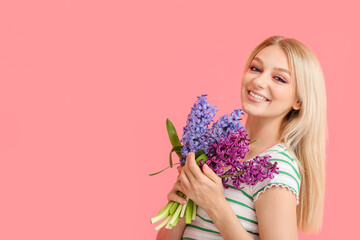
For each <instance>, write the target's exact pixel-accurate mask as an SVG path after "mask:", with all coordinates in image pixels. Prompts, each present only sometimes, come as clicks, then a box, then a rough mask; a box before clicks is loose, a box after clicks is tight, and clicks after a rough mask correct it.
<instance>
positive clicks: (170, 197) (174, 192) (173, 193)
mask: <svg viewBox="0 0 360 240" xmlns="http://www.w3.org/2000/svg"><path fill="white" fill-rule="evenodd" d="M182 168H183V166H182V165H180V166H179V167H178V173H179V175H180V173H181V170H182ZM178 191H180V192H182V193H184V192H183V190H182V187H181V185H180V182H179V177H178V179H177V181H176V183H175V184H174V186H173V188H172V189H171V191H170V192H169V193H168V195H167V199H168V201H169V202H170V201H174V202H178V203H181V204H185V203H186V199H185V198H183V197H180V196H179V195H178V194H177V192H178Z"/></svg>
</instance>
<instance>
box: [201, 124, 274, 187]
mask: <svg viewBox="0 0 360 240" xmlns="http://www.w3.org/2000/svg"><path fill="white" fill-rule="evenodd" d="M249 142H250V139H248V138H247V133H246V130H245V129H243V128H241V129H237V130H235V131H230V132H229V134H228V135H227V136H226V137H221V138H220V139H219V140H218V141H216V142H214V143H212V144H211V145H210V147H209V152H208V154H207V156H208V160H207V161H201V162H200V165H201V166H202V165H204V164H207V165H208V166H209V167H210V168H211V169H212V170H213V171H214V172H215V173H216V174H218V175H219V176H221V177H222V178H223V179H222V182H223V185H224V187H225V188H227V186H226V183H227V182H228V181H229V180H232V183H233V185H234V186H235V187H236V188H237V189H241V187H240V185H241V183H245V184H248V185H254V184H255V183H257V182H259V181H263V180H264V179H266V178H273V177H274V175H273V173H274V172H275V173H278V172H277V169H278V167H277V162H275V163H274V164H272V163H271V162H270V161H269V160H268V159H269V158H270V156H269V155H267V156H264V157H259V156H256V157H255V158H253V159H251V160H248V161H245V162H241V161H239V159H244V158H245V155H246V154H247V153H248V151H249V150H248V146H249ZM225 168H226V169H228V170H227V171H226V172H225Z"/></svg>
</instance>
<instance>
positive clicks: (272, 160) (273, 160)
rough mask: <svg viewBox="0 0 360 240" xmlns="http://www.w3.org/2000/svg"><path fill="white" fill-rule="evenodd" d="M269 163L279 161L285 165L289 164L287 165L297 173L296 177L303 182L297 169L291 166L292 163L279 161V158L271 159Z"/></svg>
mask: <svg viewBox="0 0 360 240" xmlns="http://www.w3.org/2000/svg"><path fill="white" fill-rule="evenodd" d="M269 161H270V162H275V161H279V162H284V163H287V164H289V165H290V166H291V167H292V169H293V170H294V172H295V173H296V175H297V176H298V177H299V179H300V180H301V177H300V174H299V172H298V171H297V170H296V168H295V167H294V166H293V165H292V164H291V163H289V162H288V161H285V160H282V159H278V158H271V159H269Z"/></svg>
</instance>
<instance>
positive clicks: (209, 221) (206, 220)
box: [196, 214, 214, 224]
mask: <svg viewBox="0 0 360 240" xmlns="http://www.w3.org/2000/svg"><path fill="white" fill-rule="evenodd" d="M196 216H198V217H199V218H201V220H203V221H205V222H208V223H212V224H214V222H213V221H211V220H208V219H205V218H203V217H202V216H200V215H199V214H196Z"/></svg>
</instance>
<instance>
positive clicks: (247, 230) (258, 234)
mask: <svg viewBox="0 0 360 240" xmlns="http://www.w3.org/2000/svg"><path fill="white" fill-rule="evenodd" d="M246 231H247V232H248V233H251V234H254V235H258V236H259V235H260V234H259V233H256V232H252V231H248V230H246Z"/></svg>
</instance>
